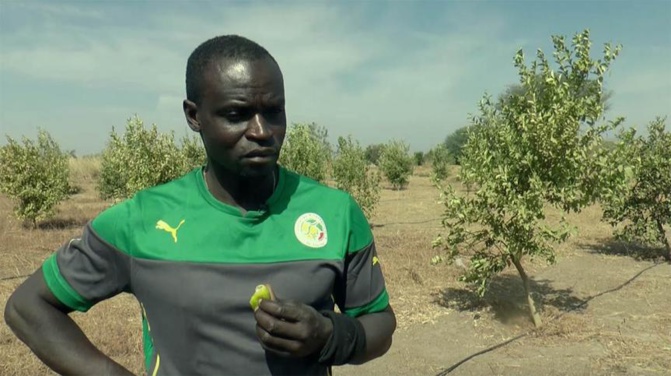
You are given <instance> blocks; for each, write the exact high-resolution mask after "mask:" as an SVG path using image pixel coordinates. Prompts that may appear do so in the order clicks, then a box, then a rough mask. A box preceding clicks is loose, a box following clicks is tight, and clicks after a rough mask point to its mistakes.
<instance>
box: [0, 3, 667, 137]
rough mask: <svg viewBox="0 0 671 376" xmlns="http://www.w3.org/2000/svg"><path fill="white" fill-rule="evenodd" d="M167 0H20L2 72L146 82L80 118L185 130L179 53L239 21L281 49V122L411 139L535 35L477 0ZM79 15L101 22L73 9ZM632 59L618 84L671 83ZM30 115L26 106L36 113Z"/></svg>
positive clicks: (95, 83)
mask: <svg viewBox="0 0 671 376" xmlns="http://www.w3.org/2000/svg"><path fill="white" fill-rule="evenodd" d="M26 4H30V3H26ZM163 4H165V6H161V7H154V9H152V10H151V11H145V12H144V13H141V14H133V13H131V12H128V11H126V18H123V17H122V18H120V19H123V24H121V23H112V22H111V21H110V19H108V18H105V17H103V18H100V16H101V15H102V14H103V13H104V12H103V11H100V10H95V9H94V8H86V9H83V8H80V7H75V6H72V5H66V6H57V5H53V4H40V5H39V6H37V5H35V6H33V5H26V8H25V9H28V10H30V11H34V12H40V14H47V15H49V17H46V18H45V19H44V20H43V22H42V23H41V24H39V27H38V28H35V27H34V26H35V25H31V26H30V27H28V26H25V27H20V26H18V27H17V29H16V30H13V31H12V33H11V34H9V33H5V34H3V35H2V36H1V39H0V41H1V42H2V48H0V62H1V64H0V71H1V72H0V73H1V74H9V75H14V74H20V75H23V76H26V77H30V78H33V79H39V80H45V81H53V82H55V83H60V84H63V85H64V86H68V87H70V88H71V87H73V86H74V87H76V85H81V86H86V87H93V88H98V89H100V90H101V91H105V90H109V89H110V88H123V89H126V90H130V91H133V90H137V91H142V92H143V93H148V94H149V95H151V96H153V98H154V101H153V102H151V101H150V102H151V103H149V104H146V103H145V104H139V103H138V104H137V106H135V107H127V106H122V107H120V106H118V104H105V105H101V106H100V110H98V109H96V108H87V109H86V111H85V113H86V115H85V116H86V120H87V121H93V120H94V119H95V118H96V117H98V118H100V117H102V116H105V117H106V119H110V121H109V123H110V124H105V125H104V126H105V127H109V126H110V125H111V124H116V125H117V126H119V125H121V124H120V123H122V121H123V120H125V119H126V118H128V117H129V116H131V115H132V114H134V113H138V114H139V115H140V116H142V117H143V118H146V121H147V122H148V123H150V122H157V123H158V124H159V126H160V127H161V128H162V129H173V130H178V131H179V132H181V131H182V130H183V129H184V128H185V127H186V124H185V121H184V118H183V114H182V112H181V100H182V98H183V95H184V69H185V65H186V59H187V57H188V54H189V53H190V52H191V51H192V50H193V49H194V48H195V47H196V46H197V44H199V43H201V42H202V41H204V39H206V38H209V37H212V36H215V35H220V34H227V33H236V34H240V35H244V36H247V37H249V38H251V39H253V40H255V41H257V42H259V43H260V44H262V45H263V46H265V47H266V48H268V49H269V51H270V52H271V53H272V54H273V55H274V56H275V57H276V59H277V60H278V61H279V63H280V65H281V67H282V70H283V72H284V75H285V85H286V91H287V98H288V115H289V120H290V121H316V122H318V123H322V124H324V125H326V126H327V127H329V130H330V134H331V135H332V136H337V135H344V134H347V133H352V134H353V135H354V136H355V137H356V138H358V139H360V140H361V141H362V142H363V143H369V142H381V141H385V140H387V139H390V138H403V139H405V140H407V141H409V142H410V143H411V145H412V147H413V148H414V149H426V148H428V147H431V146H433V145H434V144H436V143H437V142H439V141H440V140H442V139H443V138H444V137H445V135H447V134H448V133H450V132H451V131H453V130H455V129H456V128H457V127H459V126H462V125H464V124H465V122H466V120H467V114H468V112H470V111H474V110H475V104H476V103H477V101H478V100H479V99H480V97H481V95H482V94H483V93H484V91H489V92H490V93H492V94H496V93H497V91H499V90H501V89H502V88H503V87H504V86H505V85H507V84H510V83H512V82H514V81H516V76H515V70H514V68H513V67H512V56H513V54H514V53H515V51H516V50H517V49H518V48H520V47H524V48H525V50H526V51H527V52H528V54H532V53H533V52H532V51H534V50H535V48H536V47H537V46H536V45H530V44H531V42H530V40H529V38H527V35H529V32H528V31H525V32H521V33H519V34H517V35H513V36H512V37H511V36H510V35H507V36H505V37H504V35H505V34H506V32H507V31H509V30H510V28H511V27H513V26H514V25H511V22H512V21H511V20H509V19H507V18H504V16H503V15H502V14H499V13H497V12H496V11H495V10H492V11H484V12H483V11H482V8H481V9H479V10H477V12H476V11H475V10H473V9H470V7H469V6H468V4H462V3H459V4H457V5H454V6H453V7H452V8H450V9H451V10H450V11H449V12H447V11H444V10H440V11H438V9H442V8H438V7H437V8H436V9H437V11H436V14H433V15H432V18H431V20H430V21H427V24H425V25H419V26H421V28H420V27H418V25H417V24H414V25H411V24H410V23H409V17H408V15H407V14H404V13H403V11H402V10H398V8H394V9H392V7H389V9H392V10H386V8H385V9H383V7H380V10H379V11H376V13H375V17H371V16H370V15H366V14H365V12H363V10H362V9H363V8H362V7H363V6H360V5H359V4H358V3H356V4H355V3H347V4H346V5H336V4H334V3H319V5H315V4H314V3H309V4H308V3H305V2H296V3H284V2H283V3H282V4H277V3H263V4H252V5H247V4H246V3H245V4H241V3H232V2H226V3H206V2H198V5H199V7H198V10H193V9H192V8H191V7H186V6H181V4H180V3H175V2H165V3H163ZM122 8H123V7H121V8H119V9H117V10H116V13H115V15H116V16H119V14H118V13H119V12H120V9H122ZM25 9H24V10H25ZM440 12H442V13H440ZM77 18H79V19H86V20H88V21H91V20H99V21H100V22H98V23H91V22H88V26H86V25H87V23H86V22H84V23H82V22H70V21H68V20H72V19H77ZM103 21H104V22H103ZM120 22H121V21H120ZM545 42H547V41H545ZM534 43H538V42H537V41H534ZM658 48H660V47H659V46H658ZM661 48H662V49H663V48H664V47H661ZM633 71H635V70H633V68H630V69H629V70H628V71H626V72H620V73H619V74H621V75H622V76H623V77H622V78H621V79H620V80H619V81H617V85H614V87H613V88H614V89H616V96H617V95H619V94H618V92H619V93H622V95H624V94H625V93H627V92H631V93H635V92H636V91H637V90H638V91H639V92H643V91H649V90H650V88H661V89H662V90H668V81H664V80H660V79H659V78H660V77H662V78H663V76H660V74H663V73H665V72H666V73H668V71H658V70H649V71H642V72H638V73H637V74H636V75H633V74H627V72H633ZM664 88H667V89H664ZM667 92H668V91H667ZM101 97H102V95H101ZM73 106H76V104H73ZM110 107H119V110H118V113H115V114H114V115H112V116H111V115H110V112H109V111H107V110H105V108H107V109H109V108H110ZM11 111H12V110H10V109H5V110H3V118H5V119H11V120H13V123H14V124H21V123H22V121H21V120H23V119H25V118H22V116H23V115H21V114H19V113H18V112H11ZM49 111H51V113H52V114H59V115H57V116H51V115H50V114H49ZM72 111H74V108H73V109H69V110H68V109H52V110H49V106H48V104H45V106H44V109H43V112H44V114H42V115H41V116H44V117H45V118H49V117H50V118H51V119H61V118H62V119H63V120H62V121H61V122H60V123H59V122H58V121H54V122H52V123H50V124H54V127H62V128H65V127H67V128H68V129H69V131H68V132H75V131H73V129H82V130H83V129H87V130H88V128H87V127H88V125H87V124H80V123H84V122H83V121H81V122H80V121H77V120H76V119H75V121H74V122H73V121H72V117H70V118H68V119H66V118H67V116H65V114H67V113H68V112H72ZM38 116H39V114H36V115H31V117H30V118H31V119H35V120H36V121H37V119H38ZM57 124H61V125H57ZM12 126H13V125H12ZM16 127H18V126H16ZM105 129H107V128H105ZM15 131H16V132H19V129H18V128H15ZM101 133H102V134H101V135H100V137H98V138H97V139H95V140H94V141H92V142H90V143H88V144H89V145H95V146H96V147H101V146H102V144H103V142H102V140H105V137H106V131H101ZM92 147H93V146H92Z"/></svg>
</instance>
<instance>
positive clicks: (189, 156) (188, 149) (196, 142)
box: [181, 136, 207, 173]
mask: <svg viewBox="0 0 671 376" xmlns="http://www.w3.org/2000/svg"><path fill="white" fill-rule="evenodd" d="M181 152H182V157H183V158H184V171H183V173H187V172H189V171H191V170H192V169H194V168H196V167H200V166H203V165H205V164H206V163H207V155H206V154H205V148H204V147H203V141H202V140H201V138H200V137H198V136H196V137H193V136H192V137H189V136H185V137H183V138H182V147H181Z"/></svg>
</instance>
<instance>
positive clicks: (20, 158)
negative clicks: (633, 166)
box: [0, 129, 70, 228]
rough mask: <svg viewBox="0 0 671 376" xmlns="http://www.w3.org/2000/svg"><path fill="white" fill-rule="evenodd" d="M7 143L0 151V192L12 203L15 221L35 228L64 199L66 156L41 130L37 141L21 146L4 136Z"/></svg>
mask: <svg viewBox="0 0 671 376" xmlns="http://www.w3.org/2000/svg"><path fill="white" fill-rule="evenodd" d="M7 142H8V143H7V145H5V146H3V147H2V148H0V192H2V193H5V194H7V195H8V196H9V197H10V198H12V199H14V200H15V201H16V205H15V207H14V214H15V215H16V216H17V218H19V219H21V220H24V221H28V222H30V224H31V225H32V226H33V228H35V227H37V222H38V221H41V220H44V219H47V218H49V217H51V216H53V214H54V209H55V207H56V205H57V204H58V203H60V202H61V201H63V200H64V199H65V198H67V196H68V192H69V191H70V186H69V183H68V180H69V179H68V178H69V165H68V158H69V154H68V153H66V152H63V151H61V149H60V147H59V146H58V143H56V141H54V139H53V138H52V137H51V135H50V134H49V133H48V132H47V131H46V130H43V129H40V130H39V132H38V135H37V141H34V140H31V139H29V138H26V137H24V138H23V145H21V144H20V143H19V142H17V141H16V140H14V139H12V138H11V137H9V136H7Z"/></svg>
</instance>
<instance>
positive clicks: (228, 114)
mask: <svg viewBox="0 0 671 376" xmlns="http://www.w3.org/2000/svg"><path fill="white" fill-rule="evenodd" d="M221 115H222V116H223V117H225V118H226V119H228V120H229V121H240V120H244V118H245V116H246V112H245V111H241V110H229V111H224V112H222V113H221Z"/></svg>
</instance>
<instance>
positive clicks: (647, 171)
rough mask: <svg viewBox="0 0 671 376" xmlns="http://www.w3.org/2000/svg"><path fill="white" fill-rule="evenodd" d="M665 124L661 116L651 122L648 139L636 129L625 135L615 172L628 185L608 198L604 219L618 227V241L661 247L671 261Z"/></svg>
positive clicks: (670, 157)
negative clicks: (668, 230)
mask: <svg viewBox="0 0 671 376" xmlns="http://www.w3.org/2000/svg"><path fill="white" fill-rule="evenodd" d="M665 121H666V118H659V117H658V118H657V119H655V120H654V121H652V122H650V124H649V125H648V137H647V139H646V138H643V137H641V136H638V137H637V136H636V130H635V129H633V128H632V129H630V130H629V131H626V132H623V133H622V134H621V136H620V143H619V144H618V146H617V148H616V149H615V154H616V155H617V158H614V159H613V160H614V161H616V164H617V165H616V166H613V169H612V170H613V171H612V173H617V174H618V176H619V178H620V179H621V180H624V181H625V183H624V184H620V185H618V186H616V188H615V189H613V190H611V191H610V192H609V194H608V195H605V197H604V201H605V202H604V214H603V219H604V220H605V221H607V222H609V223H610V224H611V225H612V226H613V227H614V228H615V236H616V238H617V239H620V240H623V241H627V242H633V241H636V242H640V243H643V244H647V245H652V246H655V245H661V246H663V247H664V249H665V251H666V252H665V254H664V257H665V258H666V259H667V261H670V262H671V245H669V239H668V236H667V233H666V230H665V228H664V226H668V225H671V133H669V132H667V131H666V129H665ZM626 172H629V174H626ZM627 175H628V176H627ZM622 178H624V179H622ZM627 178H628V179H627ZM625 179H626V180H625ZM622 224H624V226H623V227H620V228H617V226H618V225H622Z"/></svg>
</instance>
